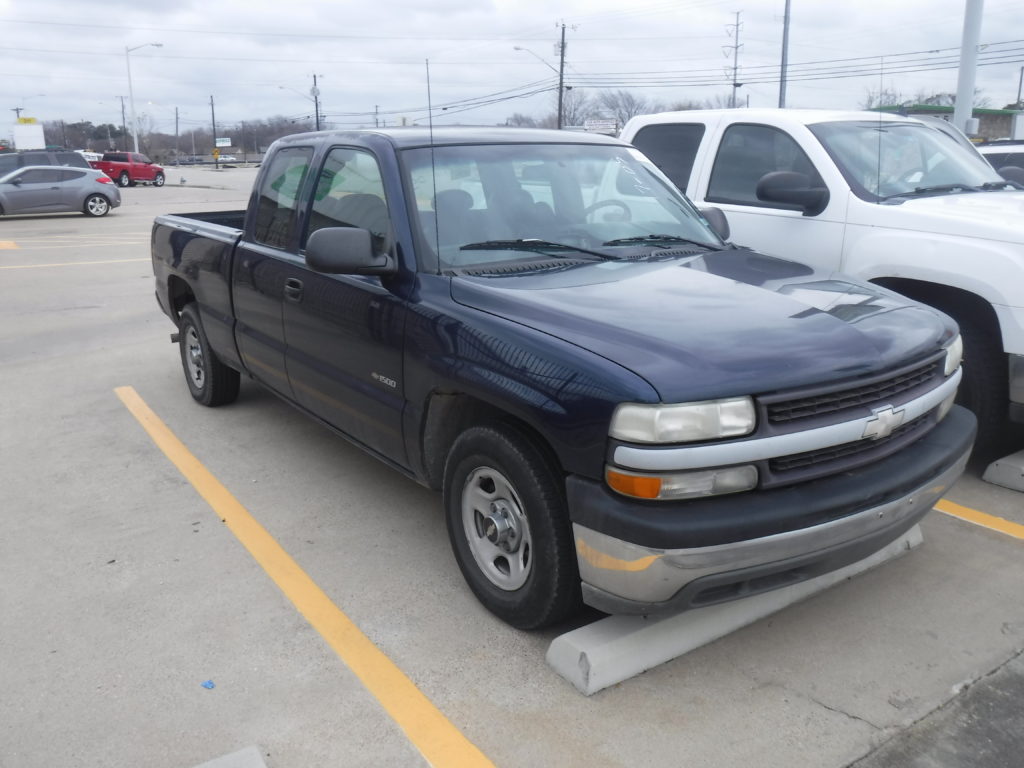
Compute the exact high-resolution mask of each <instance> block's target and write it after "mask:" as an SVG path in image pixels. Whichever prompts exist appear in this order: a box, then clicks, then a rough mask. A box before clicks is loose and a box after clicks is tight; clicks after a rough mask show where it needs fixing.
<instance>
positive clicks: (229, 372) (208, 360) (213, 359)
mask: <svg viewBox="0 0 1024 768" xmlns="http://www.w3.org/2000/svg"><path fill="white" fill-rule="evenodd" d="M178 334H179V336H178V346H179V347H180V350H181V367H182V369H183V370H184V371H185V381H186V382H187V383H188V391H189V392H190V393H191V395H192V399H193V400H195V401H196V402H197V403H201V404H202V405H208V406H211V407H213V406H217V405H227V404H228V403H231V402H234V400H235V399H236V398H237V397H238V386H239V378H240V377H239V375H238V371H236V370H234V369H233V368H229V367H228V366H226V365H224V363H222V362H221V361H220V360H218V359H217V355H216V354H214V352H213V350H212V349H210V342H209V341H207V339H206V332H205V331H204V330H203V324H202V322H201V321H200V320H199V309H198V308H197V307H196V305H195V304H188V305H187V306H186V307H185V308H184V309H183V310H181V319H180V320H179V322H178Z"/></svg>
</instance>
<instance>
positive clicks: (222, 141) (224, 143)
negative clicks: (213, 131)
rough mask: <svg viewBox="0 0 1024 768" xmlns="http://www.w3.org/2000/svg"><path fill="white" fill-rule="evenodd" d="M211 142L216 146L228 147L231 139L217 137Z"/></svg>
mask: <svg viewBox="0 0 1024 768" xmlns="http://www.w3.org/2000/svg"><path fill="white" fill-rule="evenodd" d="M213 144H214V146H216V147H230V146H231V139H230V137H218V138H217V139H215V140H214V142H213Z"/></svg>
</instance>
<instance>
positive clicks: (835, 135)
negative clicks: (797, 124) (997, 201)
mask: <svg viewBox="0 0 1024 768" xmlns="http://www.w3.org/2000/svg"><path fill="white" fill-rule="evenodd" d="M808 127H809V128H810V130H811V132H812V133H813V134H814V135H815V136H816V137H817V139H818V141H820V142H821V143H822V145H824V147H825V149H826V151H827V152H828V153H829V155H831V157H832V159H833V160H834V161H835V162H836V165H838V166H839V170H840V171H841V172H842V174H843V176H844V177H845V178H846V181H847V182H848V183H849V184H850V188H851V189H852V190H853V192H854V194H856V195H857V196H858V197H860V198H862V199H865V200H868V201H871V202H878V201H881V200H885V199H889V198H894V197H911V196H920V195H929V194H938V193H949V192H957V191H960V192H963V191H977V190H979V189H984V188H991V187H993V186H998V187H1000V188H1001V187H1003V186H1005V180H1004V179H1002V178H1001V177H1000V176H999V174H997V173H996V172H995V170H993V169H992V167H991V166H989V165H988V164H987V163H986V162H985V161H984V160H982V159H981V158H980V157H978V156H976V155H975V154H973V153H971V152H970V151H968V150H967V149H966V148H964V147H962V146H960V145H959V144H958V143H957V142H956V141H954V140H952V139H951V138H950V137H948V136H946V135H944V134H942V133H940V132H939V131H938V130H936V129H934V128H931V127H929V126H925V125H922V124H920V123H909V122H908V123H902V122H893V121H879V122H875V121H871V120H863V121H860V120H858V121H848V122H835V123H818V124H817V125H811V126H808ZM986 185H988V186H986Z"/></svg>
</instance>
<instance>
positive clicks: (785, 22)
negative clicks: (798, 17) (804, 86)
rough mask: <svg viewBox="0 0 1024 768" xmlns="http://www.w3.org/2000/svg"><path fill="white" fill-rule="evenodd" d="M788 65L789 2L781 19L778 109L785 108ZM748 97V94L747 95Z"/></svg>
mask: <svg viewBox="0 0 1024 768" xmlns="http://www.w3.org/2000/svg"><path fill="white" fill-rule="evenodd" d="M788 65H789V0H786V11H785V13H784V15H783V17H782V67H781V69H780V70H779V108H780V109H782V108H784V107H785V106H786V68H787V66H788ZM748 97H749V94H748Z"/></svg>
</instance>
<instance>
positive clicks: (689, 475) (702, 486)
mask: <svg viewBox="0 0 1024 768" xmlns="http://www.w3.org/2000/svg"><path fill="white" fill-rule="evenodd" d="M604 476H605V480H606V481H607V482H608V486H609V487H610V488H611V489H612V490H614V491H617V492H618V493H621V494H622V495H623V496H631V497H633V498H635V499H658V500H669V499H692V498H696V497H699V496H718V495H720V494H723V493H739V492H740V491H749V490H751V489H753V488H756V487H757V467H755V466H753V465H752V464H745V465H743V466H739V467H720V468H717V469H701V470H697V471H694V472H666V473H664V474H657V475H647V474H638V473H635V472H625V471H623V470H621V469H615V468H613V467H605V472H604Z"/></svg>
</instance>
